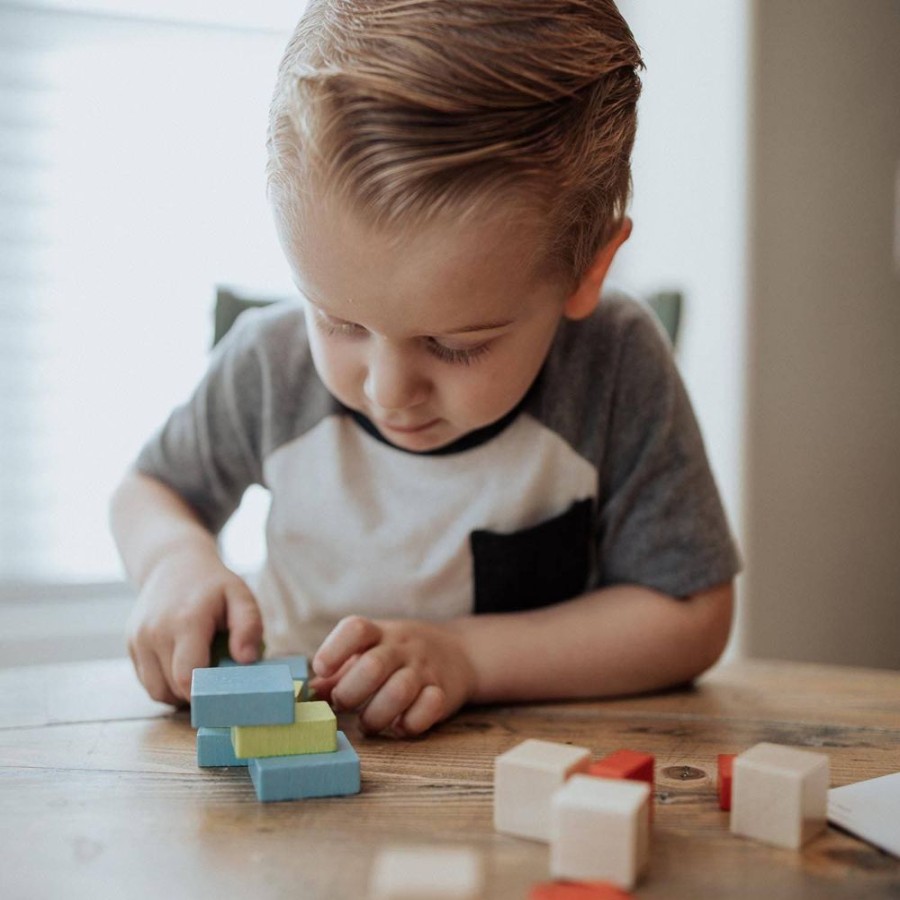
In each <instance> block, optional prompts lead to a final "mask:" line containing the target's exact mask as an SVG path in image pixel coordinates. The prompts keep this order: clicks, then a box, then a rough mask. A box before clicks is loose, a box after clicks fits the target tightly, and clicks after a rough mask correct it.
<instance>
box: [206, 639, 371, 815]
mask: <svg viewBox="0 0 900 900" xmlns="http://www.w3.org/2000/svg"><path fill="white" fill-rule="evenodd" d="M307 680H308V666H307V661H306V658H305V657H302V656H296V657H288V658H285V659H271V660H264V661H262V662H260V663H255V664H251V665H236V664H234V663H233V662H232V661H231V660H228V659H223V660H222V661H221V663H220V664H219V665H218V666H216V667H214V668H207V669H194V675H193V681H192V683H191V724H192V725H193V726H194V727H195V728H197V729H198V731H197V765H198V766H201V767H208V766H247V768H248V770H249V772H250V778H251V780H252V781H253V786H254V788H255V789H256V796H257V797H258V798H259V799H260V800H261V801H263V802H267V801H271V800H298V799H301V798H304V797H336V796H342V795H345V794H356V793H358V792H359V789H360V772H359V757H358V756H357V754H356V751H355V750H354V749H353V747H352V746H351V745H350V742H349V741H348V740H347V737H346V735H345V734H344V733H343V732H342V731H338V730H337V719H336V718H335V715H334V712H333V711H332V710H331V707H329V705H328V704H327V703H325V702H323V701H315V700H309V699H308V691H307V687H306V684H307Z"/></svg>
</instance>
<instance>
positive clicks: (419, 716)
mask: <svg viewBox="0 0 900 900" xmlns="http://www.w3.org/2000/svg"><path fill="white" fill-rule="evenodd" d="M446 710H447V695H446V694H445V693H444V689H443V688H440V687H438V686H437V685H436V684H428V685H426V686H425V687H424V688H422V692H421V693H420V694H419V696H418V697H416V699H415V700H414V701H413V704H412V706H410V708H409V709H408V710H407V711H406V713H405V714H404V716H403V718H402V719H401V720H400V731H401V732H405V733H406V734H422V732H423V731H428V729H429V728H431V726H432V725H434V724H435V722H439V721H440V720H441V719H442V718H443V717H444V716H445V715H446Z"/></svg>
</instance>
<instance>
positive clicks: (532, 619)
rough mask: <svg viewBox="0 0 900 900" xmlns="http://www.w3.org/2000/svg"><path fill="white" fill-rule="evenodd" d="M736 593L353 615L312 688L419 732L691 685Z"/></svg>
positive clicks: (612, 594) (612, 591)
mask: <svg viewBox="0 0 900 900" xmlns="http://www.w3.org/2000/svg"><path fill="white" fill-rule="evenodd" d="M731 616H732V585H731V582H730V581H729V582H727V583H724V584H722V585H720V586H718V587H715V588H713V589H710V590H708V591H703V592H702V593H698V594H695V595H694V596H692V597H689V598H686V599H684V600H675V599H673V598H672V597H668V596H666V595H664V594H660V593H657V592H656V591H653V590H650V589H649V588H644V587H638V586H636V585H623V586H619V587H610V588H604V589H602V590H597V591H593V592H591V593H589V594H585V595H583V596H581V597H577V598H575V599H573V600H569V601H566V602H563V603H559V604H557V605H555V606H551V607H547V608H545V609H541V610H535V611H530V612H519V613H505V614H501V615H479V616H470V617H465V618H460V619H455V620H452V621H450V622H443V623H438V622H422V621H417V620H414V619H401V620H382V619H376V620H372V619H366V618H363V617H362V616H349V617H348V618H346V619H342V620H341V622H339V623H338V625H337V626H336V627H335V628H334V630H333V631H332V632H331V634H329V635H328V637H327V638H326V639H325V641H324V642H323V643H322V646H321V647H320V648H319V650H318V652H317V653H316V656H315V658H314V660H313V669H314V670H315V672H316V676H317V677H316V679H315V680H314V681H313V683H312V686H313V687H314V688H315V689H316V692H317V693H318V694H319V695H320V696H322V697H329V698H330V699H331V701H332V703H333V704H334V705H335V706H336V708H341V709H360V710H361V713H360V720H359V721H360V725H361V727H362V728H363V730H365V731H368V732H372V733H376V732H378V731H381V730H382V729H384V728H387V727H389V726H390V727H392V728H393V729H394V730H395V731H397V732H398V733H400V734H419V733H421V732H423V731H426V730H427V729H428V728H430V727H431V726H432V725H434V724H435V723H436V722H438V721H440V720H441V719H444V718H446V717H447V716H449V715H451V714H452V713H453V712H455V711H456V710H457V709H458V708H459V707H460V706H462V705H463V704H464V703H467V702H476V703H488V702H504V701H520V700H549V699H565V698H578V697H603V696H613V695H618V694H631V693H639V692H641V691H649V690H654V689H657V688H663V687H669V686H672V685H676V684H681V683H683V682H686V681H689V680H690V679H691V678H693V677H695V676H696V675H699V674H700V673H701V672H703V671H704V670H705V669H707V668H709V667H710V666H711V665H712V664H713V663H714V662H715V661H716V660H717V659H718V658H719V656H720V654H721V653H722V650H723V649H724V647H725V644H726V642H727V640H728V632H729V629H730V625H731Z"/></svg>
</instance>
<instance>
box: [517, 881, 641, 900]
mask: <svg viewBox="0 0 900 900" xmlns="http://www.w3.org/2000/svg"><path fill="white" fill-rule="evenodd" d="M629 897H634V894H629V893H628V891H623V890H622V889H621V888H617V887H616V886H615V885H614V884H608V883H607V882H605V881H547V882H544V883H543V884H536V885H535V886H534V887H533V888H532V889H531V893H530V894H529V895H528V900H627V898H629Z"/></svg>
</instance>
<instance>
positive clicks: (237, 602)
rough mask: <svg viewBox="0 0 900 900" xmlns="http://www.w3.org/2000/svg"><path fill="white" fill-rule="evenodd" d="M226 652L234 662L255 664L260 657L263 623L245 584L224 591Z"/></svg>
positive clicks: (231, 586) (253, 598) (254, 600)
mask: <svg viewBox="0 0 900 900" xmlns="http://www.w3.org/2000/svg"><path fill="white" fill-rule="evenodd" d="M225 616H226V619H227V622H228V632H229V639H228V650H229V652H230V653H231V658H232V659H233V660H234V661H235V662H240V663H249V662H255V661H256V660H257V659H258V658H259V656H260V645H261V644H262V636H263V623H262V616H261V615H260V612H259V606H258V605H257V603H256V598H255V597H254V596H253V594H252V592H251V591H250V588H248V587H247V585H246V584H244V583H243V582H240V583H239V584H235V585H229V587H228V588H227V590H226V591H225Z"/></svg>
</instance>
